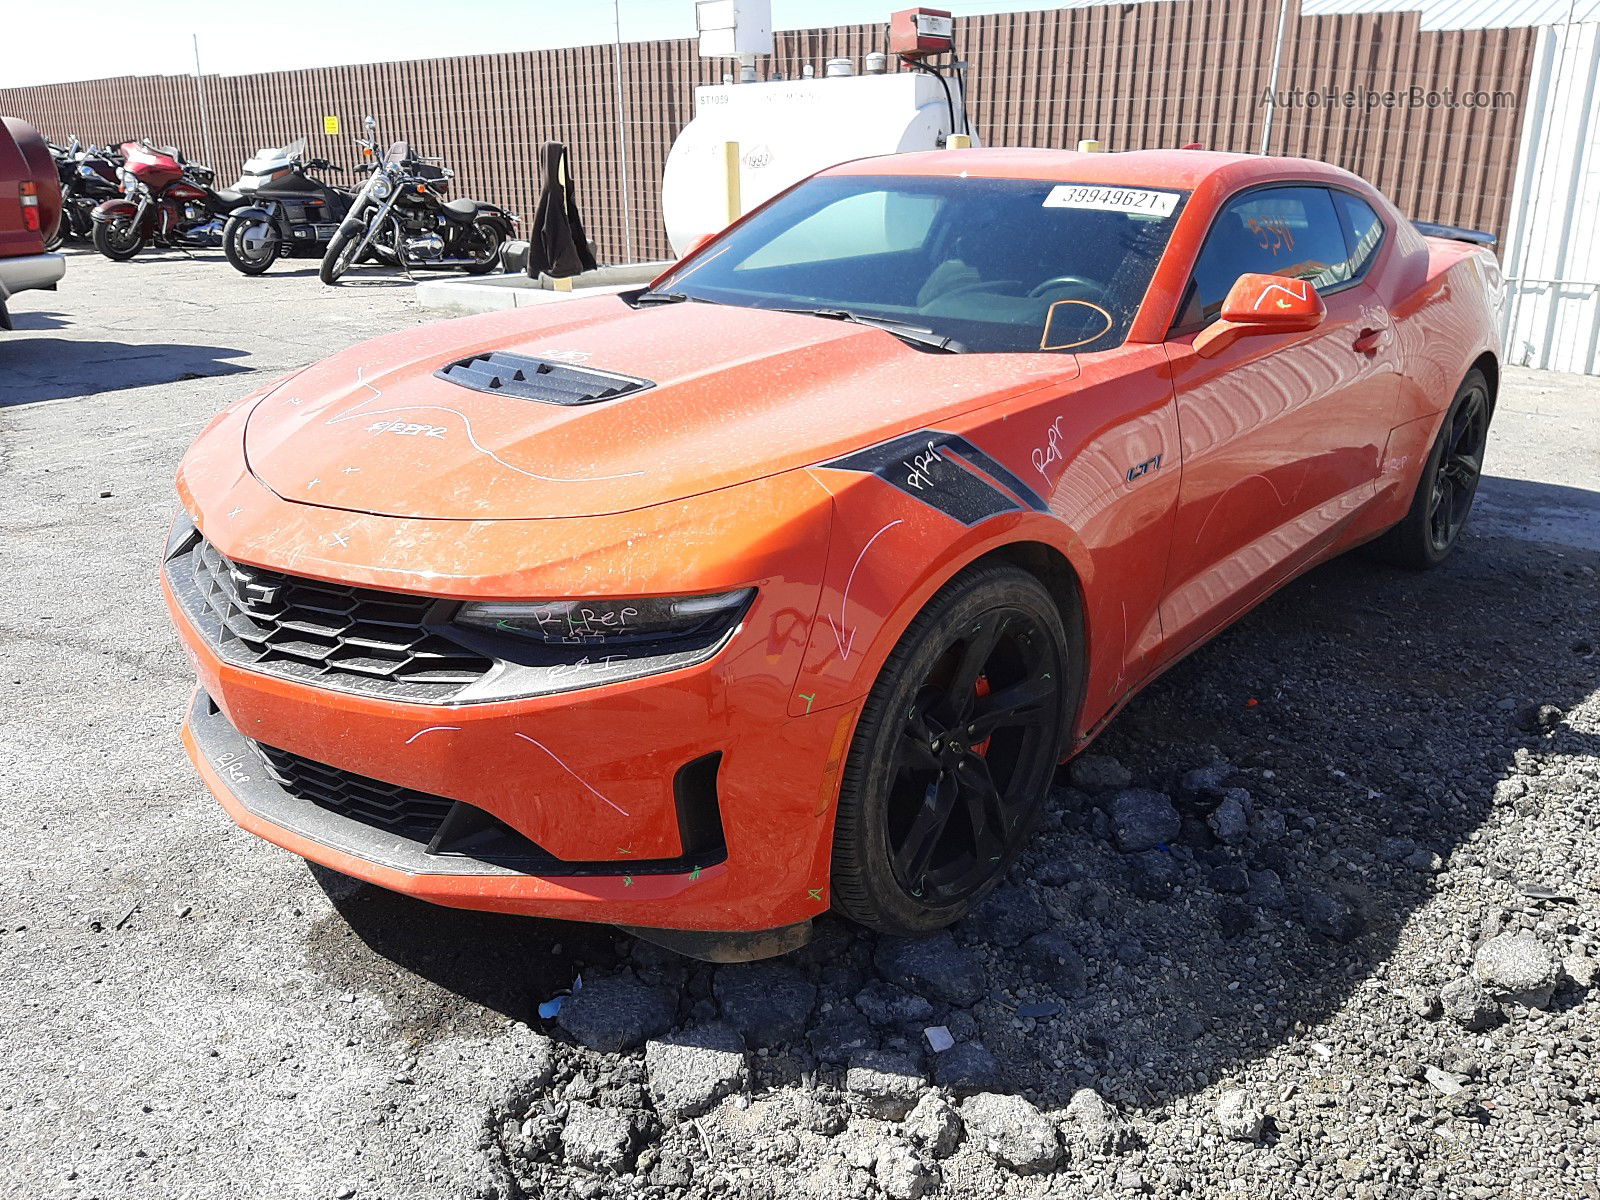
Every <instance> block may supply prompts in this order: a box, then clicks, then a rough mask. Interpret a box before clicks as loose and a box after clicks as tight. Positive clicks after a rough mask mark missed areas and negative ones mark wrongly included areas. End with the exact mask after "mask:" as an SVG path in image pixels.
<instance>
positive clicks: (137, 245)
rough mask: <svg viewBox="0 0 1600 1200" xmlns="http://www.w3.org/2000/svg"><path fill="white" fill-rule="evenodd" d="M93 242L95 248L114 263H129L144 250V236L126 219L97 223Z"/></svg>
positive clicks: (116, 218)
mask: <svg viewBox="0 0 1600 1200" xmlns="http://www.w3.org/2000/svg"><path fill="white" fill-rule="evenodd" d="M91 240H92V241H93V242H94V248H95V249H96V250H98V251H99V252H100V253H101V254H103V255H105V256H106V257H107V258H109V259H110V260H111V261H112V262H127V261H129V260H130V259H132V258H134V257H135V256H137V255H138V253H139V251H141V250H143V249H144V235H143V234H142V233H139V232H138V231H137V230H135V229H134V228H133V225H132V224H131V223H130V222H129V221H128V219H127V218H126V217H115V218H113V219H111V220H109V221H96V222H95V223H94V233H93V235H92V238H91Z"/></svg>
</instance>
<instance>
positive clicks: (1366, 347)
mask: <svg viewBox="0 0 1600 1200" xmlns="http://www.w3.org/2000/svg"><path fill="white" fill-rule="evenodd" d="M1383 340H1384V331H1383V330H1382V329H1363V330H1362V331H1361V333H1360V334H1359V335H1358V336H1357V337H1356V340H1355V341H1354V342H1353V343H1352V345H1354V346H1355V349H1356V353H1358V354H1376V353H1377V352H1378V349H1379V347H1381V346H1382V345H1383Z"/></svg>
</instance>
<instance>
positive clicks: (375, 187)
mask: <svg viewBox="0 0 1600 1200" xmlns="http://www.w3.org/2000/svg"><path fill="white" fill-rule="evenodd" d="M392 191H394V184H392V183H390V182H389V177H388V176H387V175H374V176H373V177H372V198H373V199H374V200H387V199H388V198H389V193H390V192H392Z"/></svg>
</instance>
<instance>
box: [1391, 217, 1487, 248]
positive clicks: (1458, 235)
mask: <svg viewBox="0 0 1600 1200" xmlns="http://www.w3.org/2000/svg"><path fill="white" fill-rule="evenodd" d="M1411 224H1412V225H1414V226H1416V230H1417V232H1418V233H1420V234H1422V235H1423V236H1424V237H1438V238H1449V239H1450V240H1451V241H1456V242H1471V243H1472V244H1473V245H1474V246H1492V245H1494V244H1495V242H1496V241H1497V240H1498V239H1497V238H1496V237H1495V236H1494V234H1492V233H1485V232H1484V231H1483V230H1481V229H1463V228H1461V226H1459V225H1435V224H1434V223H1433V222H1432V221H1413V222H1411Z"/></svg>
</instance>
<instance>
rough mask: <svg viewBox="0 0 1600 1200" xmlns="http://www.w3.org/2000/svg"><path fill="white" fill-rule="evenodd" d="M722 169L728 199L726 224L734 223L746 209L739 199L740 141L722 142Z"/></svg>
mask: <svg viewBox="0 0 1600 1200" xmlns="http://www.w3.org/2000/svg"><path fill="white" fill-rule="evenodd" d="M722 171H723V178H724V191H725V194H726V196H727V199H728V211H727V214H726V215H727V221H726V224H729V225H732V224H733V223H734V222H735V221H737V220H738V219H739V218H740V217H742V216H744V209H743V208H742V207H741V205H740V201H739V143H738V142H723V143H722Z"/></svg>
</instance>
